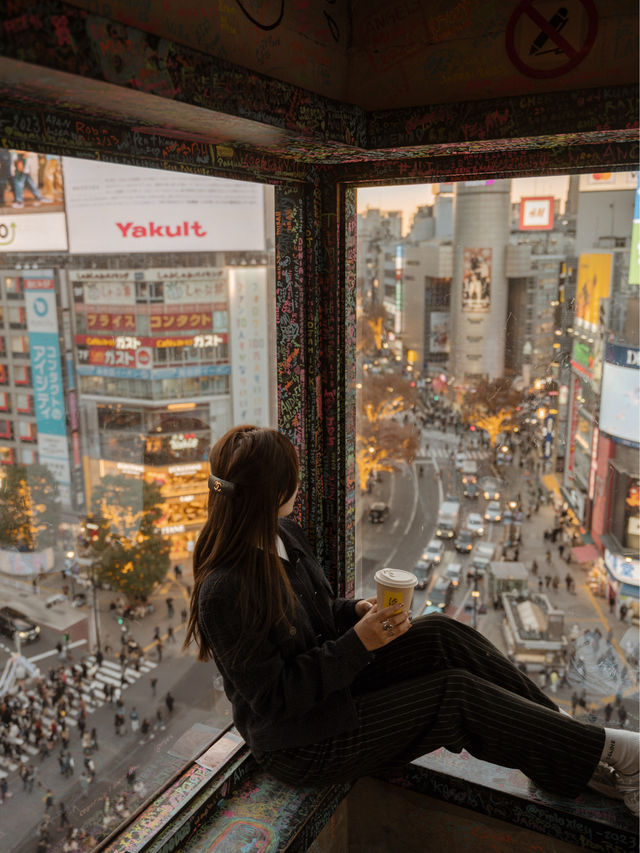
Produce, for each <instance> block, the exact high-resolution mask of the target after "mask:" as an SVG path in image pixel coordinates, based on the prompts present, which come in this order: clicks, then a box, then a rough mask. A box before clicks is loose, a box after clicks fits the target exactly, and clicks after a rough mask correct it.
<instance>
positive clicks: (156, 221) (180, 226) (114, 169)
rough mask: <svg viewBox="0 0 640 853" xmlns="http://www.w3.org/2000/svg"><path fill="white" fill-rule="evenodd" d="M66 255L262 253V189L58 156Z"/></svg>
mask: <svg viewBox="0 0 640 853" xmlns="http://www.w3.org/2000/svg"><path fill="white" fill-rule="evenodd" d="M63 163H64V174H65V189H66V196H67V218H68V224H69V243H70V248H71V251H72V252H77V253H90V252H100V253H101V254H104V253H119V252H191V251H196V252H203V251H208V252H225V251H264V248H265V240H264V203H263V197H264V189H263V187H262V186H261V185H260V184H255V183H251V182H249V181H234V180H229V179H227V178H215V177H210V176H204V175H189V174H183V173H178V172H167V171H162V170H160V169H156V170H154V171H153V172H151V171H150V170H149V169H144V168H141V167H138V166H123V165H121V164H117V163H103V162H99V161H95V160H81V159H77V158H70V157H65V158H64V160H63Z"/></svg>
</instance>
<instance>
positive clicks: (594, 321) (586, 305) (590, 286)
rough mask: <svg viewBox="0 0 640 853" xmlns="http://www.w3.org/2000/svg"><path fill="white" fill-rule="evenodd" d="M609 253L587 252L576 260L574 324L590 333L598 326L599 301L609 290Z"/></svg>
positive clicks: (605, 296)
mask: <svg viewBox="0 0 640 853" xmlns="http://www.w3.org/2000/svg"><path fill="white" fill-rule="evenodd" d="M611 263H612V254H611V252H589V253H585V254H582V255H580V258H579V260H578V280H577V285H576V314H575V324H576V326H577V327H578V328H581V329H586V330H588V331H590V332H595V331H597V330H598V328H599V325H600V300H602V299H607V298H608V296H609V292H610V288H611Z"/></svg>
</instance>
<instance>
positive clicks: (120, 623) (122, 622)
mask: <svg viewBox="0 0 640 853" xmlns="http://www.w3.org/2000/svg"><path fill="white" fill-rule="evenodd" d="M118 625H124V619H123V617H122V616H118Z"/></svg>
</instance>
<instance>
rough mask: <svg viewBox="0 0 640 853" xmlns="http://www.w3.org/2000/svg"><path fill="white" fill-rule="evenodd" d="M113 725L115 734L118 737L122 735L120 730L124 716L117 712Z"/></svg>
mask: <svg viewBox="0 0 640 853" xmlns="http://www.w3.org/2000/svg"><path fill="white" fill-rule="evenodd" d="M113 725H114V727H115V732H116V734H117V735H118V736H120V735H121V734H122V732H121V731H120V729H121V728H122V716H121V714H120V712H119V711H116V713H115V716H114V718H113Z"/></svg>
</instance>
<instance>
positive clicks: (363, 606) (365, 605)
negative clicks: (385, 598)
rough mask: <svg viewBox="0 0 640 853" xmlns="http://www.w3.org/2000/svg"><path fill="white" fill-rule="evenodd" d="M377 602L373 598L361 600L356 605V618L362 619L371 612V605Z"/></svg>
mask: <svg viewBox="0 0 640 853" xmlns="http://www.w3.org/2000/svg"><path fill="white" fill-rule="evenodd" d="M377 601H378V599H377V598H376V597H375V595H374V596H373V598H361V599H360V601H359V602H358V603H357V604H356V608H355V609H356V616H358V617H362V616H364V614H365V613H367V611H369V610H371V608H372V607H373V605H374V604H375V603H376V602H377Z"/></svg>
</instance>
